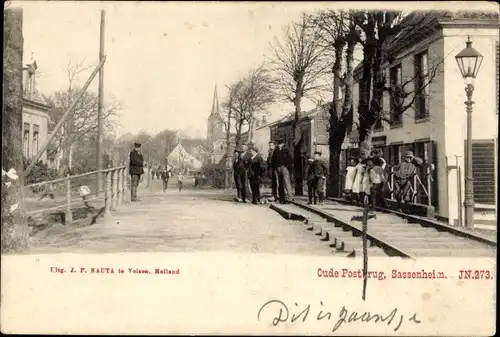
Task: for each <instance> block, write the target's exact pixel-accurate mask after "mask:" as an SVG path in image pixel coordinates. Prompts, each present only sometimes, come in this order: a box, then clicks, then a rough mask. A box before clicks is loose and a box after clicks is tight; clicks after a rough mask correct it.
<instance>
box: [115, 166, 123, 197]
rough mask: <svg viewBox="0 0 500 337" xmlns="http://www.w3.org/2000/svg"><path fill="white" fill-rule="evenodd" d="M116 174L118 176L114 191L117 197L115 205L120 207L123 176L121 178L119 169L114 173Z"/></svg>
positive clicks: (120, 169)
mask: <svg viewBox="0 0 500 337" xmlns="http://www.w3.org/2000/svg"><path fill="white" fill-rule="evenodd" d="M116 173H117V174H118V184H117V185H116V189H117V190H118V195H117V201H116V204H117V205H121V204H122V199H123V198H122V197H123V190H122V179H123V176H122V168H121V167H119V168H118V169H117V171H116Z"/></svg>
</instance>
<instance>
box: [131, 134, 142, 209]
mask: <svg viewBox="0 0 500 337" xmlns="http://www.w3.org/2000/svg"><path fill="white" fill-rule="evenodd" d="M129 158H130V161H129V168H128V173H129V174H130V181H131V182H130V184H131V186H130V194H131V196H130V199H131V201H139V199H137V187H138V186H139V181H140V180H141V175H142V174H144V158H143V157H142V154H141V144H140V143H134V149H133V150H132V151H130V156H129Z"/></svg>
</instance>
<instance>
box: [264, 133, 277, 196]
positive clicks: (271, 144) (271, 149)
mask: <svg viewBox="0 0 500 337" xmlns="http://www.w3.org/2000/svg"><path fill="white" fill-rule="evenodd" d="M275 149H276V145H275V144H274V142H273V141H270V142H269V152H268V155H267V174H268V175H269V177H270V178H271V193H272V195H273V199H274V201H278V175H277V172H276V167H275V166H274V162H273V154H274V150H275Z"/></svg>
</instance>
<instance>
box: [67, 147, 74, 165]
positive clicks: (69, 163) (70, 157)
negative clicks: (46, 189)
mask: <svg viewBox="0 0 500 337" xmlns="http://www.w3.org/2000/svg"><path fill="white" fill-rule="evenodd" d="M68 153H69V154H68V168H69V169H70V171H71V170H72V169H73V144H70V146H69V150H68Z"/></svg>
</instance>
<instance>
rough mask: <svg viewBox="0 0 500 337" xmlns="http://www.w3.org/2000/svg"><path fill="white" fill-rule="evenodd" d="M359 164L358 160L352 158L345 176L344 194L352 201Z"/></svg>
mask: <svg viewBox="0 0 500 337" xmlns="http://www.w3.org/2000/svg"><path fill="white" fill-rule="evenodd" d="M357 164H358V161H357V159H356V158H351V160H350V161H349V166H347V168H346V170H345V171H346V174H345V184H344V193H345V195H346V196H347V197H348V198H349V199H351V200H352V198H353V195H352V194H353V193H352V188H353V185H354V179H355V178H356V165H357Z"/></svg>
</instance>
